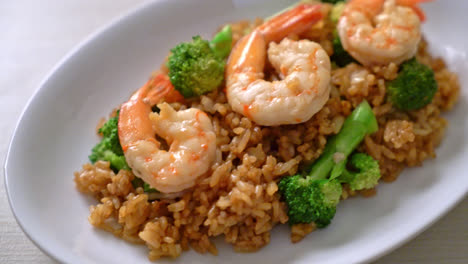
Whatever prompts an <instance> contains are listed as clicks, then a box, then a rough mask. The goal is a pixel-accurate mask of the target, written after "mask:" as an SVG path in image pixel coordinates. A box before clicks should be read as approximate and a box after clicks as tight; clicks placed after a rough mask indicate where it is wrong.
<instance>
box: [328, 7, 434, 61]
mask: <svg viewBox="0 0 468 264" xmlns="http://www.w3.org/2000/svg"><path fill="white" fill-rule="evenodd" d="M428 1H430V0H352V1H350V2H348V3H347V4H346V7H345V9H344V10H343V13H342V15H341V17H340V20H339V22H338V25H337V30H338V34H339V36H340V39H341V43H342V45H343V48H344V49H345V50H346V51H347V52H348V53H349V54H351V56H353V57H354V58H355V59H356V60H357V61H359V62H360V63H362V64H363V65H365V66H373V65H387V64H389V63H391V62H394V63H396V64H400V63H401V62H403V61H405V60H408V59H410V58H412V57H413V56H414V55H415V54H416V51H417V49H418V44H419V42H420V40H421V22H422V21H424V20H425V17H424V13H423V11H422V10H421V9H420V8H419V7H418V4H420V3H422V2H428Z"/></svg>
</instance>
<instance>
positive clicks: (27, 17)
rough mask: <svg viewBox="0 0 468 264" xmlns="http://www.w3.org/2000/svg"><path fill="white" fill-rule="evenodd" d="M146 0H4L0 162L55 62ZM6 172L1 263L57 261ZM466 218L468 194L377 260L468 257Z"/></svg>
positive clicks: (0, 196) (0, 188) (0, 198)
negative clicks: (14, 196)
mask: <svg viewBox="0 0 468 264" xmlns="http://www.w3.org/2000/svg"><path fill="white" fill-rule="evenodd" d="M145 1H146V0H47V1H38V0H17V1H6V0H4V1H0V113H1V117H0V163H1V164H3V163H4V160H5V154H6V151H7V147H8V144H9V141H10V138H11V135H12V133H13V129H14V126H15V124H16V122H17V120H18V117H19V115H20V113H21V111H22V109H23V107H24V105H25V104H26V102H27V100H28V98H29V97H30V96H31V95H32V93H33V91H34V90H35V89H36V88H37V86H38V84H39V83H40V81H41V80H42V78H43V77H44V76H45V75H46V74H47V73H48V72H49V71H50V70H51V68H52V66H53V65H54V64H56V63H57V62H58V61H59V60H60V59H61V58H62V57H63V56H64V55H65V54H66V53H67V52H68V51H69V50H71V49H72V48H73V47H74V46H75V45H76V44H77V43H78V42H79V41H81V40H82V39H83V38H85V37H86V36H88V35H89V34H90V33H92V32H93V31H95V30H96V29H97V28H99V27H101V26H103V25H105V24H106V23H108V22H109V21H111V20H112V19H113V18H115V17H117V16H119V15H121V14H122V13H125V12H126V11H128V10H129V9H131V8H133V7H136V6H137V5H139V4H141V3H142V2H145ZM200 1H202V0H200ZM3 174H4V172H3V170H1V172H0V263H4V264H9V263H53V261H52V260H51V259H50V258H49V257H48V256H46V255H45V254H44V253H42V252H41V251H40V250H39V249H38V248H37V247H35V246H34V245H33V243H32V242H30V241H29V240H28V239H27V237H26V236H25V235H24V234H23V232H22V231H21V229H20V228H19V227H18V225H17V224H16V222H15V219H14V217H13V215H12V213H11V210H10V208H9V205H8V201H7V198H6V194H5V188H4V179H3V178H4V175H3ZM402 221H404V219H402ZM467 223H468V199H465V200H464V201H463V202H462V203H461V204H459V205H458V206H457V207H456V208H455V209H454V210H453V211H451V212H450V213H449V214H448V215H447V216H445V217H444V218H443V219H442V220H440V221H439V222H437V223H436V224H435V225H434V226H432V227H431V228H429V229H428V230H427V231H425V232H424V233H423V234H421V235H420V236H418V237H417V238H416V239H414V240H412V241H411V242H409V243H407V244H406V245H404V246H403V247H401V248H399V249H397V250H396V251H394V252H392V253H391V254H389V255H387V256H385V257H383V258H382V259H380V260H378V261H377V262H376V263H380V264H383V263H468V224H467ZM395 224H398V223H395Z"/></svg>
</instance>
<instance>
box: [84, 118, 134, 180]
mask: <svg viewBox="0 0 468 264" xmlns="http://www.w3.org/2000/svg"><path fill="white" fill-rule="evenodd" d="M118 121H119V113H118V112H117V116H115V117H112V118H110V119H109V120H108V121H107V122H106V123H105V124H104V125H103V126H102V127H101V128H100V129H99V133H101V134H102V140H101V142H99V143H98V144H97V145H96V146H94V148H93V149H92V151H91V155H89V160H90V161H91V162H92V163H95V162H96V161H98V160H104V161H109V162H110V167H111V168H112V169H113V170H114V171H116V172H118V171H119V170H122V169H124V170H130V168H129V167H128V165H127V162H126V160H125V157H124V155H123V151H122V146H120V141H119V134H118V128H117V123H118Z"/></svg>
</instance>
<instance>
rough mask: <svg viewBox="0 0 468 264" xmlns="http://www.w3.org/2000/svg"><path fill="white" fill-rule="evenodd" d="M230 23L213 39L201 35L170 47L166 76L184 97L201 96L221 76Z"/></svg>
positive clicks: (222, 76)
mask: <svg viewBox="0 0 468 264" xmlns="http://www.w3.org/2000/svg"><path fill="white" fill-rule="evenodd" d="M231 42H232V32H231V28H230V26H227V27H225V28H224V29H223V30H221V31H220V32H219V33H218V34H217V35H216V36H215V37H214V38H213V41H211V42H208V41H207V40H203V39H202V38H201V37H200V36H195V37H193V38H192V42H184V43H180V44H179V45H177V46H175V47H174V48H173V49H171V52H172V54H171V55H170V56H169V62H168V66H169V78H170V80H171V83H172V84H173V85H174V87H175V89H177V90H178V91H179V92H180V93H181V94H182V95H183V96H184V97H186V98H187V97H193V96H200V95H202V94H205V93H207V92H210V91H213V90H214V89H216V88H217V87H218V86H219V85H220V84H221V82H222V81H223V79H224V66H225V57H226V56H227V55H228V54H229V52H230V50H231Z"/></svg>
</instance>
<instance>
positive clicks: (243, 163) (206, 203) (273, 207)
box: [75, 19, 460, 260]
mask: <svg viewBox="0 0 468 264" xmlns="http://www.w3.org/2000/svg"><path fill="white" fill-rule="evenodd" d="M261 23H262V20H261V19H257V20H255V21H254V22H248V21H241V22H238V23H235V24H231V25H232V29H233V38H234V42H235V41H237V40H238V39H239V38H240V37H242V36H243V35H245V34H246V33H248V32H250V31H251V29H252V28H254V27H255V26H257V25H259V24H261ZM333 28H334V27H333V24H332V23H331V22H329V21H327V20H324V21H322V22H320V23H318V24H317V25H315V26H314V27H313V28H312V29H310V30H309V31H307V32H305V33H304V34H301V35H300V36H289V37H290V38H293V39H298V38H301V39H302V38H307V39H311V40H313V41H316V42H318V43H320V44H321V45H322V47H324V49H325V50H326V51H327V52H328V54H329V55H331V54H332V53H333V48H332V38H333V35H332V31H333ZM417 59H418V61H420V62H421V63H423V64H426V65H428V66H429V67H431V68H432V69H433V71H434V73H435V79H436V81H437V83H438V91H437V93H436V95H435V97H434V99H433V101H432V103H430V104H428V105H427V106H425V107H423V108H422V109H419V110H415V111H410V112H403V111H400V110H398V109H396V108H394V107H393V106H392V104H391V103H390V102H387V101H386V97H385V91H386V88H385V83H386V81H389V80H393V79H395V78H396V76H397V72H398V66H397V65H395V64H393V63H391V64H390V65H388V66H385V67H373V68H365V67H363V66H361V65H358V64H356V63H351V64H348V65H347V66H346V67H342V68H335V69H333V70H332V73H331V75H332V81H331V84H332V91H331V95H330V99H329V100H328V102H327V103H326V105H325V106H324V107H323V108H322V109H321V110H320V112H318V113H317V114H315V115H314V116H313V117H312V118H311V119H310V120H309V121H307V122H305V123H302V124H298V125H284V126H277V127H262V126H259V125H257V124H255V123H253V122H252V121H250V120H249V119H248V118H246V117H244V116H242V115H240V114H238V113H236V112H234V111H232V110H231V107H230V106H229V104H228V103H227V99H226V95H225V93H224V92H223V89H222V88H220V89H218V90H216V91H214V92H212V93H210V94H207V95H203V96H201V97H199V98H197V99H194V100H191V101H189V102H187V103H186V104H180V103H173V104H172V106H173V107H174V108H175V109H176V110H177V109H186V108H190V107H195V108H198V109H201V110H203V111H205V112H206V113H207V114H208V116H209V117H210V118H211V120H212V123H213V126H214V130H215V132H216V144H217V150H216V161H215V164H214V165H213V166H212V168H211V170H210V171H209V172H208V173H207V175H206V177H201V179H200V180H199V181H198V182H197V184H196V186H195V187H193V188H191V189H190V190H189V191H187V192H185V193H184V194H183V196H182V197H179V198H174V199H158V200H153V199H152V197H151V194H147V193H145V192H144V191H143V188H141V187H138V188H136V189H135V188H134V187H133V185H132V180H133V179H134V177H135V176H134V175H133V174H132V173H131V172H130V171H126V170H121V171H119V172H118V173H117V174H115V173H114V172H113V171H112V170H111V169H110V167H109V166H110V165H109V162H105V161H98V162H96V163H95V164H89V163H87V164H85V165H83V168H82V170H81V171H79V172H75V182H76V186H77V188H78V190H79V191H80V192H82V193H86V194H90V195H93V196H94V197H96V199H97V200H98V201H99V203H98V204H96V205H93V206H91V208H90V215H89V218H88V220H89V222H90V223H91V224H92V225H93V226H95V227H97V228H101V229H104V230H106V231H109V232H111V233H113V234H114V235H115V236H117V237H119V238H122V239H124V240H127V241H129V242H131V243H137V244H146V246H147V247H148V248H149V259H150V260H156V259H159V258H161V257H173V258H175V257H177V256H179V255H180V254H181V253H182V252H183V251H186V250H189V249H190V248H192V249H194V250H196V251H197V252H199V253H206V252H209V253H211V254H214V255H216V254H217V249H216V245H215V244H214V243H213V242H212V238H213V237H216V236H224V240H225V241H226V242H227V243H230V244H232V245H233V246H234V249H235V250H236V251H240V252H252V251H256V250H258V249H260V248H262V247H263V246H265V245H266V244H268V243H269V241H270V231H271V230H272V229H273V227H274V226H275V225H277V224H285V223H287V222H288V216H287V212H286V206H285V204H284V203H283V202H282V200H281V199H280V194H279V193H278V185H277V182H278V180H279V179H280V178H281V177H283V176H288V175H293V174H295V173H296V172H298V171H300V169H301V168H302V167H303V166H305V165H307V164H310V163H312V162H313V161H314V160H315V159H317V158H318V157H319V156H320V154H321V153H322V151H323V149H324V147H325V144H326V143H327V138H329V137H330V136H332V135H334V134H336V133H338V132H339V131H340V129H341V126H342V125H343V122H344V120H345V118H346V117H347V116H348V115H349V114H350V113H351V111H352V110H353V109H354V108H355V107H356V106H357V105H358V104H359V103H360V102H361V101H362V100H363V99H366V100H367V101H368V102H369V103H370V104H371V106H372V108H373V111H374V113H375V115H376V117H377V120H378V124H379V130H378V131H377V132H376V133H375V134H373V135H371V136H367V137H366V138H365V140H364V141H363V143H362V144H361V145H360V147H359V150H360V151H362V152H366V153H368V154H369V155H371V156H372V157H373V158H374V159H376V160H378V162H379V165H380V169H381V173H382V178H381V179H382V180H383V181H385V182H392V181H394V180H396V179H397V178H398V175H399V174H400V173H401V171H402V170H403V169H404V168H405V167H413V166H421V165H422V164H423V161H424V160H426V159H428V158H435V157H436V154H435V148H436V147H437V146H438V145H439V144H440V143H441V141H442V139H443V135H444V130H445V128H446V127H447V120H445V119H444V118H443V117H442V116H441V114H442V113H443V112H444V111H448V110H450V109H451V108H452V107H453V106H454V105H455V103H456V102H457V99H458V97H459V90H460V86H459V83H458V80H457V76H456V75H455V74H454V73H452V72H450V71H449V70H448V68H447V66H446V64H445V63H444V61H443V59H441V58H434V57H432V56H431V55H430V54H429V52H428V46H427V43H426V42H425V41H424V40H423V41H421V43H420V45H419V50H418V53H417ZM266 71H267V72H266V76H267V79H270V80H272V79H275V78H277V76H275V73H274V72H272V70H271V68H268V65H267V70H266ZM100 124H101V125H102V122H100ZM375 194H376V190H375V189H369V190H364V191H351V190H350V188H348V187H347V186H346V185H345V186H344V188H343V193H342V196H341V198H342V199H343V200H344V199H347V198H349V197H352V196H356V195H363V196H366V197H368V196H372V195H375ZM315 229H316V227H315V225H314V223H311V224H298V225H293V226H291V240H292V242H298V241H300V240H301V239H303V238H304V237H305V236H306V235H307V234H309V233H311V232H312V231H314V230H315Z"/></svg>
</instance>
